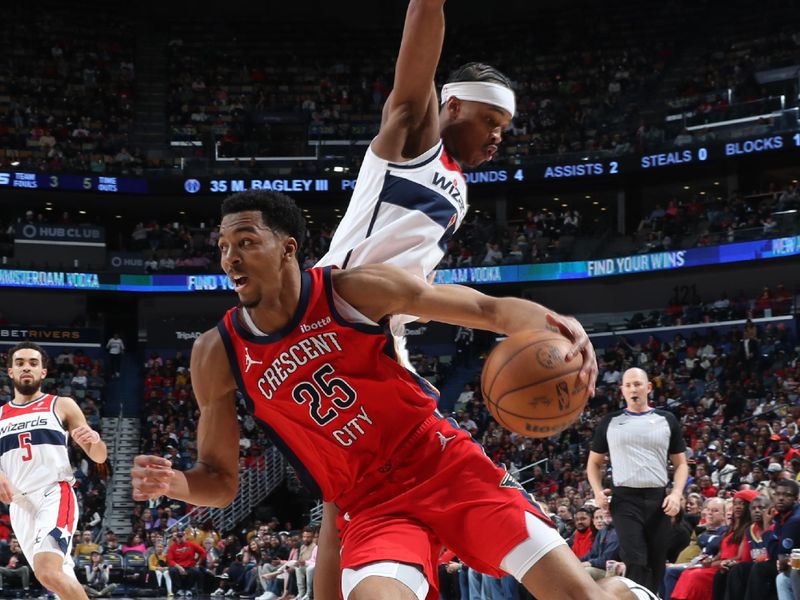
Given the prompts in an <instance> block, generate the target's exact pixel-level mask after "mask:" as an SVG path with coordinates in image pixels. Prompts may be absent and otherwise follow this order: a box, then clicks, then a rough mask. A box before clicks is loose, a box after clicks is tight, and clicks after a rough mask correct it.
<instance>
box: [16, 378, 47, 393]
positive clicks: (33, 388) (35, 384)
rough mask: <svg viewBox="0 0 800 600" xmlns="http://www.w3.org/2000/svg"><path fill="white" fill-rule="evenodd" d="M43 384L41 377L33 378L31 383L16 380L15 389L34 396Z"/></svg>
mask: <svg viewBox="0 0 800 600" xmlns="http://www.w3.org/2000/svg"><path fill="white" fill-rule="evenodd" d="M41 385H42V380H41V379H36V378H33V379H32V380H31V382H30V383H23V382H21V381H14V389H15V390H16V391H17V392H18V393H19V394H21V395H23V396H32V395H33V394H35V393H36V392H37V391H38V390H39V388H40V387H41Z"/></svg>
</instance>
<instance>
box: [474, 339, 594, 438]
mask: <svg viewBox="0 0 800 600" xmlns="http://www.w3.org/2000/svg"><path fill="white" fill-rule="evenodd" d="M571 346H572V344H571V342H570V341H569V340H568V339H567V338H565V337H564V336H563V335H561V334H560V333H556V332H553V331H548V330H545V329H535V330H528V331H521V332H519V333H515V334H514V335H512V336H510V337H509V338H507V339H505V340H503V341H502V342H500V343H499V344H498V345H497V346H496V347H495V348H494V349H493V350H492V352H491V353H490V354H489V357H488V358H487V359H486V363H485V364H484V366H483V374H482V375H481V392H482V393H483V398H484V402H485V403H486V406H487V407H488V409H489V412H490V413H491V414H492V416H493V417H494V418H495V419H496V420H497V422H498V423H500V425H502V426H503V427H505V428H506V429H508V430H510V431H514V432H516V433H519V434H521V435H524V436H528V437H537V438H541V437H550V436H552V435H556V434H557V433H560V432H561V431H563V430H564V429H566V428H567V427H569V426H570V425H571V424H572V423H573V422H574V421H575V419H577V418H578V416H579V415H580V414H581V412H582V411H583V408H584V406H585V405H586V400H587V398H588V394H587V386H586V384H585V383H584V382H582V381H581V380H580V378H579V376H578V373H579V372H580V370H581V367H582V366H583V356H582V355H578V356H576V357H575V358H573V359H572V360H571V361H570V362H565V361H564V357H565V356H566V354H567V352H568V351H569V349H570V347H571Z"/></svg>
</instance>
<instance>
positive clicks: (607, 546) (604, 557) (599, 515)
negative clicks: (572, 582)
mask: <svg viewBox="0 0 800 600" xmlns="http://www.w3.org/2000/svg"><path fill="white" fill-rule="evenodd" d="M593 520H594V527H595V530H596V531H597V534H596V535H595V538H594V541H593V542H592V548H591V550H589V552H588V553H586V554H585V555H583V556H582V557H581V562H582V563H583V566H584V567H586V571H587V572H588V573H589V575H591V576H592V579H594V580H595V581H597V580H598V579H602V578H603V577H605V576H606V573H607V572H606V562H607V561H609V560H619V539H618V538H617V532H616V530H615V529H614V523H613V520H612V519H611V513H610V512H608V510H603V509H601V508H598V509H597V510H596V511H594V516H593Z"/></svg>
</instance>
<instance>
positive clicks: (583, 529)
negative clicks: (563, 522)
mask: <svg viewBox="0 0 800 600" xmlns="http://www.w3.org/2000/svg"><path fill="white" fill-rule="evenodd" d="M593 512H594V511H593V510H592V509H591V507H588V506H584V507H581V508H579V509H578V510H576V511H575V531H574V532H573V534H572V536H571V537H570V539H569V540H567V543H568V544H569V547H570V548H571V549H572V551H573V552H574V553H575V556H577V557H578V558H581V557H583V556H586V555H587V554H589V551H590V550H591V549H592V544H593V543H594V537H595V535H596V534H597V530H596V529H595V527H594V523H593V518H594V515H593Z"/></svg>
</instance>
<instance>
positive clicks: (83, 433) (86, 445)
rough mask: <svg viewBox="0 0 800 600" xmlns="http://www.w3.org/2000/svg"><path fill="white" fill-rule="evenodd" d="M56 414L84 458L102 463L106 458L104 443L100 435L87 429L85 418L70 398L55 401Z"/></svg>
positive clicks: (60, 398)
mask: <svg viewBox="0 0 800 600" xmlns="http://www.w3.org/2000/svg"><path fill="white" fill-rule="evenodd" d="M56 412H57V413H58V417H59V418H60V419H61V421H62V422H63V423H64V426H65V427H66V428H67V431H69V435H70V437H71V438H72V439H73V440H75V443H77V444H78V445H79V446H80V447H81V449H82V450H83V451H84V452H85V453H86V456H88V457H89V458H91V459H92V460H93V461H94V462H96V463H98V464H99V463H104V462H105V461H106V458H108V449H107V448H106V443H105V442H104V441H103V440H102V439H100V434H99V433H97V432H96V431H95V430H94V429H92V428H91V427H89V424H88V423H87V422H86V416H85V415H84V414H83V411H82V410H81V407H80V406H78V404H77V402H75V400H73V399H72V398H65V397H63V396H61V397H59V398H58V400H57V401H56Z"/></svg>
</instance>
